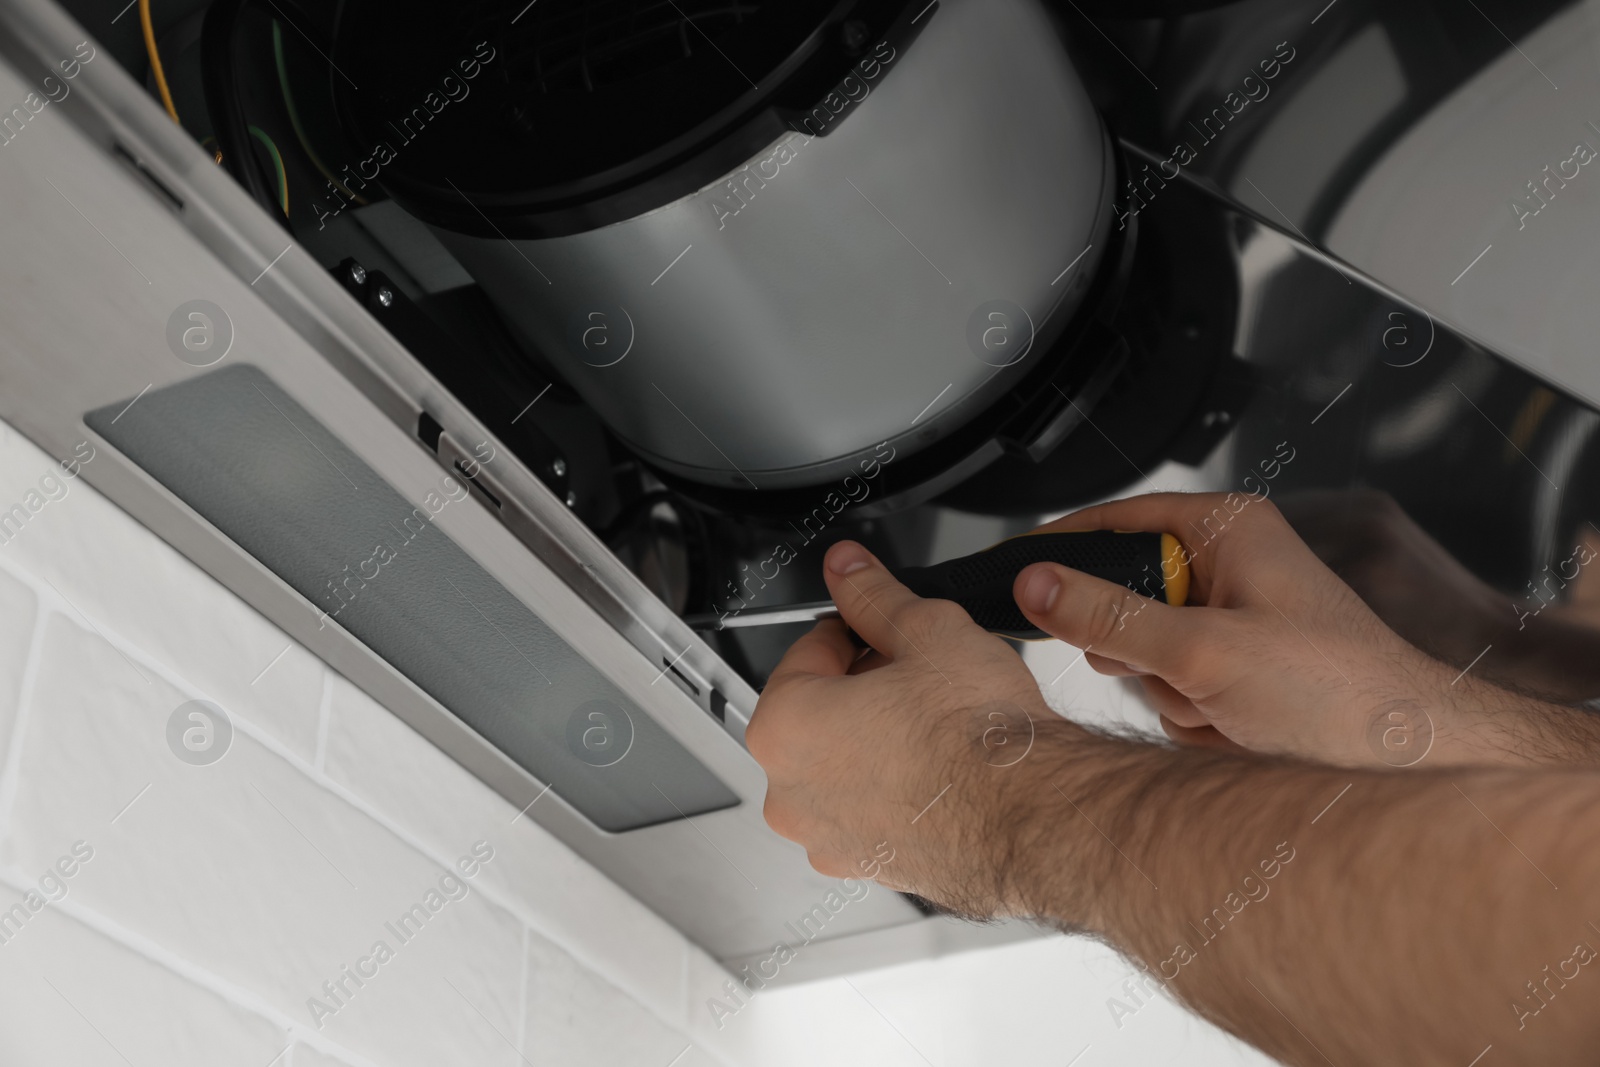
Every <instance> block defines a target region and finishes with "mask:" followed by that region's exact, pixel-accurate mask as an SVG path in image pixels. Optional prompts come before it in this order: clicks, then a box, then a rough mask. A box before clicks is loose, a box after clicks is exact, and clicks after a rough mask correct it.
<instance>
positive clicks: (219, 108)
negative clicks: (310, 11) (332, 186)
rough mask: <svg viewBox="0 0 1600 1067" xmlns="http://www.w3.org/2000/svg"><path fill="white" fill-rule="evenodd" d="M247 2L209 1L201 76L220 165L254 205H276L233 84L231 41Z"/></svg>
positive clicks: (202, 35) (277, 200) (202, 36)
mask: <svg viewBox="0 0 1600 1067" xmlns="http://www.w3.org/2000/svg"><path fill="white" fill-rule="evenodd" d="M247 2H248V0H212V3H211V6H210V7H209V8H207V9H206V14H205V22H204V23H203V24H202V26H201V30H200V74H201V79H202V81H203V83H204V85H205V93H206V103H207V104H208V106H209V110H210V112H211V119H212V122H214V123H215V124H216V135H217V144H218V146H219V147H220V148H221V149H222V165H223V166H224V167H226V168H227V169H228V173H230V174H232V175H233V176H234V178H235V179H236V180H237V181H238V182H239V184H240V185H243V186H244V187H245V189H247V190H248V191H249V193H250V196H251V197H252V198H253V199H254V200H255V201H256V202H257V203H260V204H277V203H280V202H281V200H282V198H281V197H276V196H274V195H273V193H272V190H271V189H270V188H269V187H268V184H267V179H266V176H265V175H264V174H262V172H261V165H260V161H259V160H257V159H256V157H255V153H254V152H253V151H251V149H250V137H251V133H250V125H249V123H248V122H247V121H246V119H245V114H244V104H243V102H242V101H241V100H240V98H239V93H238V91H237V88H236V82H235V75H236V73H237V72H236V70H235V64H234V60H235V49H234V43H235V42H234V38H235V36H236V31H237V29H238V26H239V17H240V15H241V14H242V13H243V11H244V7H245V4H246V3H247Z"/></svg>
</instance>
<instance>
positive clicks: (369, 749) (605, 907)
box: [325, 676, 689, 1021]
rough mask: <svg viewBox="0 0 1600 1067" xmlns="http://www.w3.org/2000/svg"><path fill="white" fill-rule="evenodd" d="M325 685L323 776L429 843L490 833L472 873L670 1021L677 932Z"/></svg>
mask: <svg viewBox="0 0 1600 1067" xmlns="http://www.w3.org/2000/svg"><path fill="white" fill-rule="evenodd" d="M333 682H334V684H333V687H332V697H331V715H330V720H329V727H328V742H327V755H326V761H325V765H326V771H327V774H328V776H329V778H331V779H333V780H334V781H337V782H339V783H341V784H343V785H345V786H346V787H347V788H349V789H350V790H351V792H353V793H355V794H357V795H358V796H361V797H362V798H364V799H366V800H367V801H369V802H370V803H371V804H372V805H373V806H374V807H376V808H377V809H379V810H381V811H383V812H384V813H386V814H387V815H389V816H391V817H393V818H394V819H395V820H396V821H397V822H399V823H400V824H402V825H404V826H405V827H407V829H408V830H409V831H410V832H412V833H415V834H416V835H418V836H419V837H420V838H421V839H422V840H424V841H426V842H428V843H429V844H430V845H432V846H434V847H438V848H445V847H447V845H448V844H449V843H451V842H456V841H461V840H467V839H475V838H476V837H481V836H492V838H493V839H494V841H495V842H496V847H497V848H498V849H499V850H500V851H499V857H498V858H497V859H496V861H495V863H494V865H493V867H492V869H490V870H487V871H485V872H484V876H483V877H484V882H485V884H486V885H489V886H491V887H493V889H494V891H495V892H496V894H497V896H498V897H499V898H500V899H502V900H504V901H506V902H507V904H508V906H510V907H512V908H513V909H514V910H515V911H516V913H517V914H518V915H519V916H521V917H522V918H523V919H524V920H525V921H526V922H528V924H529V925H531V926H532V927H533V928H534V929H535V930H538V931H540V932H542V933H544V934H545V935H546V936H548V937H550V938H552V939H553V940H555V941H556V942H557V943H559V944H561V945H562V946H564V947H565V948H566V949H567V950H568V951H570V952H572V953H573V955H575V956H576V957H577V958H578V959H580V960H582V961H583V963H584V965H585V966H588V967H590V968H592V969H594V970H596V971H598V972H599V973H601V974H604V975H605V976H606V977H607V978H609V979H610V980H611V981H613V982H615V983H616V984H617V985H618V986H620V987H621V988H623V989H624V990H625V991H626V992H627V993H628V994H629V995H630V996H632V997H633V998H634V999H636V1000H638V1001H640V1002H641V1003H643V1004H645V1005H647V1006H649V1007H651V1008H652V1009H653V1010H655V1011H656V1012H657V1014H659V1015H660V1016H661V1017H662V1018H664V1019H667V1020H674V1021H675V1020H677V1019H678V1018H679V1017H680V1015H681V1011H682V1004H683V989H684V986H683V970H684V953H685V952H686V951H687V949H688V947H689V944H688V941H687V940H686V939H685V938H684V937H683V935H682V934H680V933H678V932H677V931H676V930H675V929H673V927H671V926H670V925H669V924H668V923H667V922H666V921H665V920H663V919H662V918H661V917H660V916H658V915H657V914H656V913H655V912H653V911H651V910H650V909H649V908H647V907H645V906H644V905H643V904H641V903H639V901H638V900H637V899H636V898H634V897H633V896H632V895H631V894H629V893H628V892H626V891H625V890H623V889H622V888H621V887H620V886H618V885H617V884H616V883H615V882H613V881H611V880H610V879H609V878H607V877H606V876H605V875H603V874H601V873H600V872H599V871H598V870H596V869H595V868H594V867H593V866H591V865H590V864H589V863H588V862H587V861H586V860H584V859H583V858H582V857H580V856H579V855H578V854H577V853H575V852H573V851H572V850H571V849H570V848H568V847H567V846H566V845H564V844H562V843H561V842H560V841H558V840H556V838H555V837H553V836H552V835H551V834H550V833H548V832H547V831H546V830H544V829H543V828H542V827H540V826H539V825H538V824H537V823H535V822H534V821H533V820H532V819H531V818H529V817H528V816H526V815H523V816H520V817H519V816H518V815H517V809H516V808H514V807H512V806H511V805H510V804H509V803H507V802H506V801H505V800H503V799H501V797H500V796H499V795H498V794H497V793H495V792H494V791H493V790H491V789H490V788H489V787H488V786H486V785H484V784H483V783H482V782H480V781H478V780H477V779H476V778H474V777H473V776H472V775H470V774H469V773H467V772H466V771H465V770H463V769H462V768H461V766H460V765H458V764H457V763H455V761H453V760H451V759H450V758H449V757H448V756H446V755H445V754H444V753H442V752H440V751H439V750H438V749H437V748H435V747H434V746H433V745H431V744H429V743H428V742H427V741H426V740H425V739H423V737H422V736H421V735H419V734H418V733H416V732H415V731H414V730H412V729H411V728H410V727H409V726H407V725H406V724H405V723H403V722H401V721H400V720H399V719H397V718H396V717H395V716H394V715H392V714H391V713H390V712H389V711H387V710H386V709H385V708H384V707H383V706H382V705H380V704H378V703H377V702H376V701H374V700H372V699H371V698H370V697H368V696H367V695H366V694H365V693H363V692H361V691H360V690H359V689H357V688H356V687H355V686H353V685H351V684H350V683H349V682H347V681H345V680H344V679H343V678H340V677H338V676H335V677H334V680H333ZM374 752H382V753H383V758H382V759H376V758H374V755H373V754H374ZM419 782H426V783H427V788H426V789H418V788H417V783H419ZM540 803H543V801H540ZM513 819H515V821H514V822H513V821H512V820H513ZM502 841H503V842H504V845H503V846H502V845H501V844H500V842H502Z"/></svg>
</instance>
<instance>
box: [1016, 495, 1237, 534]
mask: <svg viewBox="0 0 1600 1067" xmlns="http://www.w3.org/2000/svg"><path fill="white" fill-rule="evenodd" d="M1229 497H1232V498H1233V500H1232V502H1231V503H1232V504H1233V505H1234V506H1235V507H1237V508H1238V510H1243V507H1242V506H1241V502H1242V501H1246V500H1254V499H1255V498H1254V497H1249V496H1246V495H1244V494H1240V493H1146V494H1145V495H1143V496H1130V497H1126V498H1124V499H1122V500H1112V501H1108V502H1106V503H1104V504H1096V505H1095V506H1094V507H1089V508H1084V509H1083V510H1082V511H1075V512H1073V513H1072V514H1070V515H1063V516H1062V517H1061V518H1059V519H1056V520H1055V521H1054V522H1049V523H1046V524H1045V525H1044V526H1041V527H1040V528H1039V531H1040V532H1044V531H1052V532H1053V531H1057V530H1138V531H1142V532H1144V533H1170V534H1172V535H1174V536H1177V537H1184V536H1187V534H1188V533H1189V532H1200V527H1201V525H1202V524H1203V523H1204V522H1205V520H1206V519H1208V518H1210V519H1212V520H1213V521H1216V516H1215V515H1214V514H1213V513H1214V512H1215V511H1216V510H1217V509H1218V508H1222V509H1223V513H1224V514H1229V513H1230V508H1229V503H1230V501H1229V499H1228V498H1229ZM1231 513H1232V514H1238V511H1237V510H1235V511H1232V512H1231ZM1191 524H1193V530H1192V531H1191V529H1190V528H1191ZM1202 539H1204V534H1203V533H1202Z"/></svg>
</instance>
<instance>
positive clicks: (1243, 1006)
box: [1002, 723, 1600, 1067]
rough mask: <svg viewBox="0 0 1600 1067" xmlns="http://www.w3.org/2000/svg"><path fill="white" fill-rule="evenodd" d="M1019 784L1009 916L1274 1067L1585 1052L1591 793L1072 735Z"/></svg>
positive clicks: (1537, 778) (1050, 744)
mask: <svg viewBox="0 0 1600 1067" xmlns="http://www.w3.org/2000/svg"><path fill="white" fill-rule="evenodd" d="M1012 770H1013V771H1015V772H1017V773H1016V775H1015V777H1014V778H1012V779H1011V780H1009V781H1008V782H1007V783H1005V785H1004V787H1003V790H1004V792H1003V801H1002V804H1003V806H1004V807H1005V809H1006V811H1005V818H1004V820H1003V823H1004V825H1006V826H1009V827H1015V828H1018V829H1017V831H1016V832H1015V833H1013V834H1012V835H1011V836H1010V837H1008V838H1007V840H1006V844H1005V848H1004V852H1005V854H1006V855H1005V856H1004V857H1003V858H1004V861H1005V878H1006V884H1005V886H1004V887H1003V890H1002V892H1003V894H1004V896H1005V897H1006V898H1007V901H1008V904H1009V907H1010V908H1011V910H1013V911H1016V912H1019V913H1022V914H1028V915H1033V916H1036V917H1040V918H1043V919H1046V920H1048V921H1051V922H1054V923H1056V924H1057V925H1060V926H1063V927H1065V928H1073V929H1083V930H1087V931H1088V932H1091V933H1093V934H1096V935H1098V936H1101V937H1104V938H1105V939H1107V940H1108V941H1110V942H1111V943H1112V944H1114V945H1116V946H1117V947H1118V948H1120V949H1122V950H1123V951H1125V952H1127V953H1128V954H1130V955H1132V956H1134V957H1136V958H1137V959H1138V960H1140V961H1142V962H1143V964H1144V965H1145V967H1146V968H1147V969H1148V972H1149V975H1150V977H1149V978H1148V979H1147V981H1146V983H1145V984H1146V986H1147V988H1150V989H1153V988H1155V987H1156V986H1163V987H1165V988H1166V989H1167V990H1168V991H1170V992H1171V993H1172V994H1174V995H1176V996H1178V997H1180V998H1181V999H1183V1000H1184V1001H1186V1002H1187V1003H1189V1004H1190V1005H1191V1006H1192V1007H1194V1008H1195V1009H1196V1010H1197V1011H1199V1012H1200V1013H1202V1014H1204V1015H1206V1016H1207V1017H1209V1018H1211V1019H1213V1020H1214V1021H1216V1022H1218V1023H1219V1024H1220V1025H1222V1026H1224V1027H1226V1028H1227V1029H1229V1030H1231V1031H1233V1032H1234V1033H1236V1034H1238V1035H1239V1036H1241V1037H1243V1038H1245V1039H1246V1040H1248V1041H1250V1042H1252V1043H1254V1044H1256V1045H1258V1046H1260V1047H1261V1048H1263V1049H1265V1050H1267V1051H1268V1052H1270V1053H1272V1054H1273V1055H1276V1056H1278V1057H1280V1058H1281V1059H1283V1060H1285V1061H1286V1062H1290V1063H1306V1064H1312V1063H1316V1064H1321V1063H1334V1064H1340V1065H1341V1067H1342V1065H1344V1064H1351V1063H1373V1062H1405V1063H1433V1062H1438V1063H1447V1064H1454V1065H1455V1067H1464V1065H1466V1064H1467V1063H1469V1062H1471V1061H1473V1059H1474V1057H1476V1056H1478V1055H1479V1053H1480V1052H1482V1051H1483V1049H1484V1048H1485V1046H1487V1045H1490V1044H1493V1045H1494V1046H1495V1048H1496V1050H1497V1052H1498V1053H1499V1054H1500V1055H1502V1056H1504V1058H1503V1059H1497V1061H1496V1062H1538V1063H1549V1064H1561V1063H1580V1062H1581V1063H1591V1062H1593V1061H1594V1059H1595V1056H1596V1050H1597V1049H1600V1013H1597V1012H1596V1010H1595V1009H1596V1007H1597V1006H1600V974H1592V973H1590V972H1591V971H1600V966H1589V965H1585V963H1584V962H1582V961H1578V960H1577V959H1576V957H1575V946H1576V945H1577V944H1579V943H1584V944H1586V945H1587V946H1589V947H1590V950H1591V951H1592V949H1593V948H1596V947H1600V927H1597V926H1591V925H1589V924H1590V922H1591V920H1592V921H1594V922H1596V923H1597V924H1600V891H1597V888H1600V882H1597V881H1596V875H1597V874H1600V815H1597V813H1600V777H1597V776H1596V775H1593V774H1590V773H1587V772H1562V771H1553V770H1552V771H1544V772H1541V773H1540V774H1538V775H1533V774H1529V773H1526V772H1514V771H1505V770H1466V769H1463V770H1456V771H1439V772H1430V771H1426V770H1413V771H1406V772H1365V771H1352V770H1339V769H1331V768H1324V767H1314V766H1310V765H1305V764H1296V763H1288V762H1268V761H1262V760H1256V759H1252V758H1248V757H1235V756H1232V755H1224V754H1217V753H1206V752H1194V751H1183V752H1179V751H1173V750H1168V749H1161V748H1156V747H1153V746H1147V745H1138V744H1132V743H1128V742H1123V741H1119V740H1114V739H1109V738H1103V737H1097V736H1094V735H1091V734H1088V733H1086V732H1084V731H1082V730H1080V729H1079V728H1077V727H1075V726H1072V725H1071V724H1067V723H1061V724H1051V726H1050V727H1049V728H1047V729H1046V730H1044V731H1041V734H1040V737H1039V739H1038V744H1037V745H1036V749H1035V751H1034V752H1033V753H1032V754H1031V756H1030V759H1028V760H1025V761H1023V763H1022V764H1019V765H1018V766H1017V767H1016V768H1013V769H1012ZM1491 820H1492V821H1491ZM1557 887H1559V888H1557ZM1591 958H1592V956H1591ZM1546 967H1549V968H1550V969H1549V970H1546V969H1545V968H1546ZM1563 970H1565V973H1566V974H1567V975H1569V976H1570V977H1566V978H1563V977H1562V976H1561V972H1562V971H1563ZM1527 982H1539V983H1542V984H1541V986H1540V990H1541V994H1540V999H1535V997H1534V996H1533V994H1532V993H1530V991H1529V989H1528V987H1527V986H1526V985H1525V983H1527ZM1518 998H1521V999H1520V1001H1519V999H1518ZM1517 1003H1521V1004H1522V1005H1523V1009H1522V1013H1521V1014H1520V1015H1519V1012H1518V1010H1517V1009H1516V1008H1515V1007H1514V1005H1515V1004H1517ZM1535 1009H1538V1010H1537V1011H1535Z"/></svg>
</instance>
